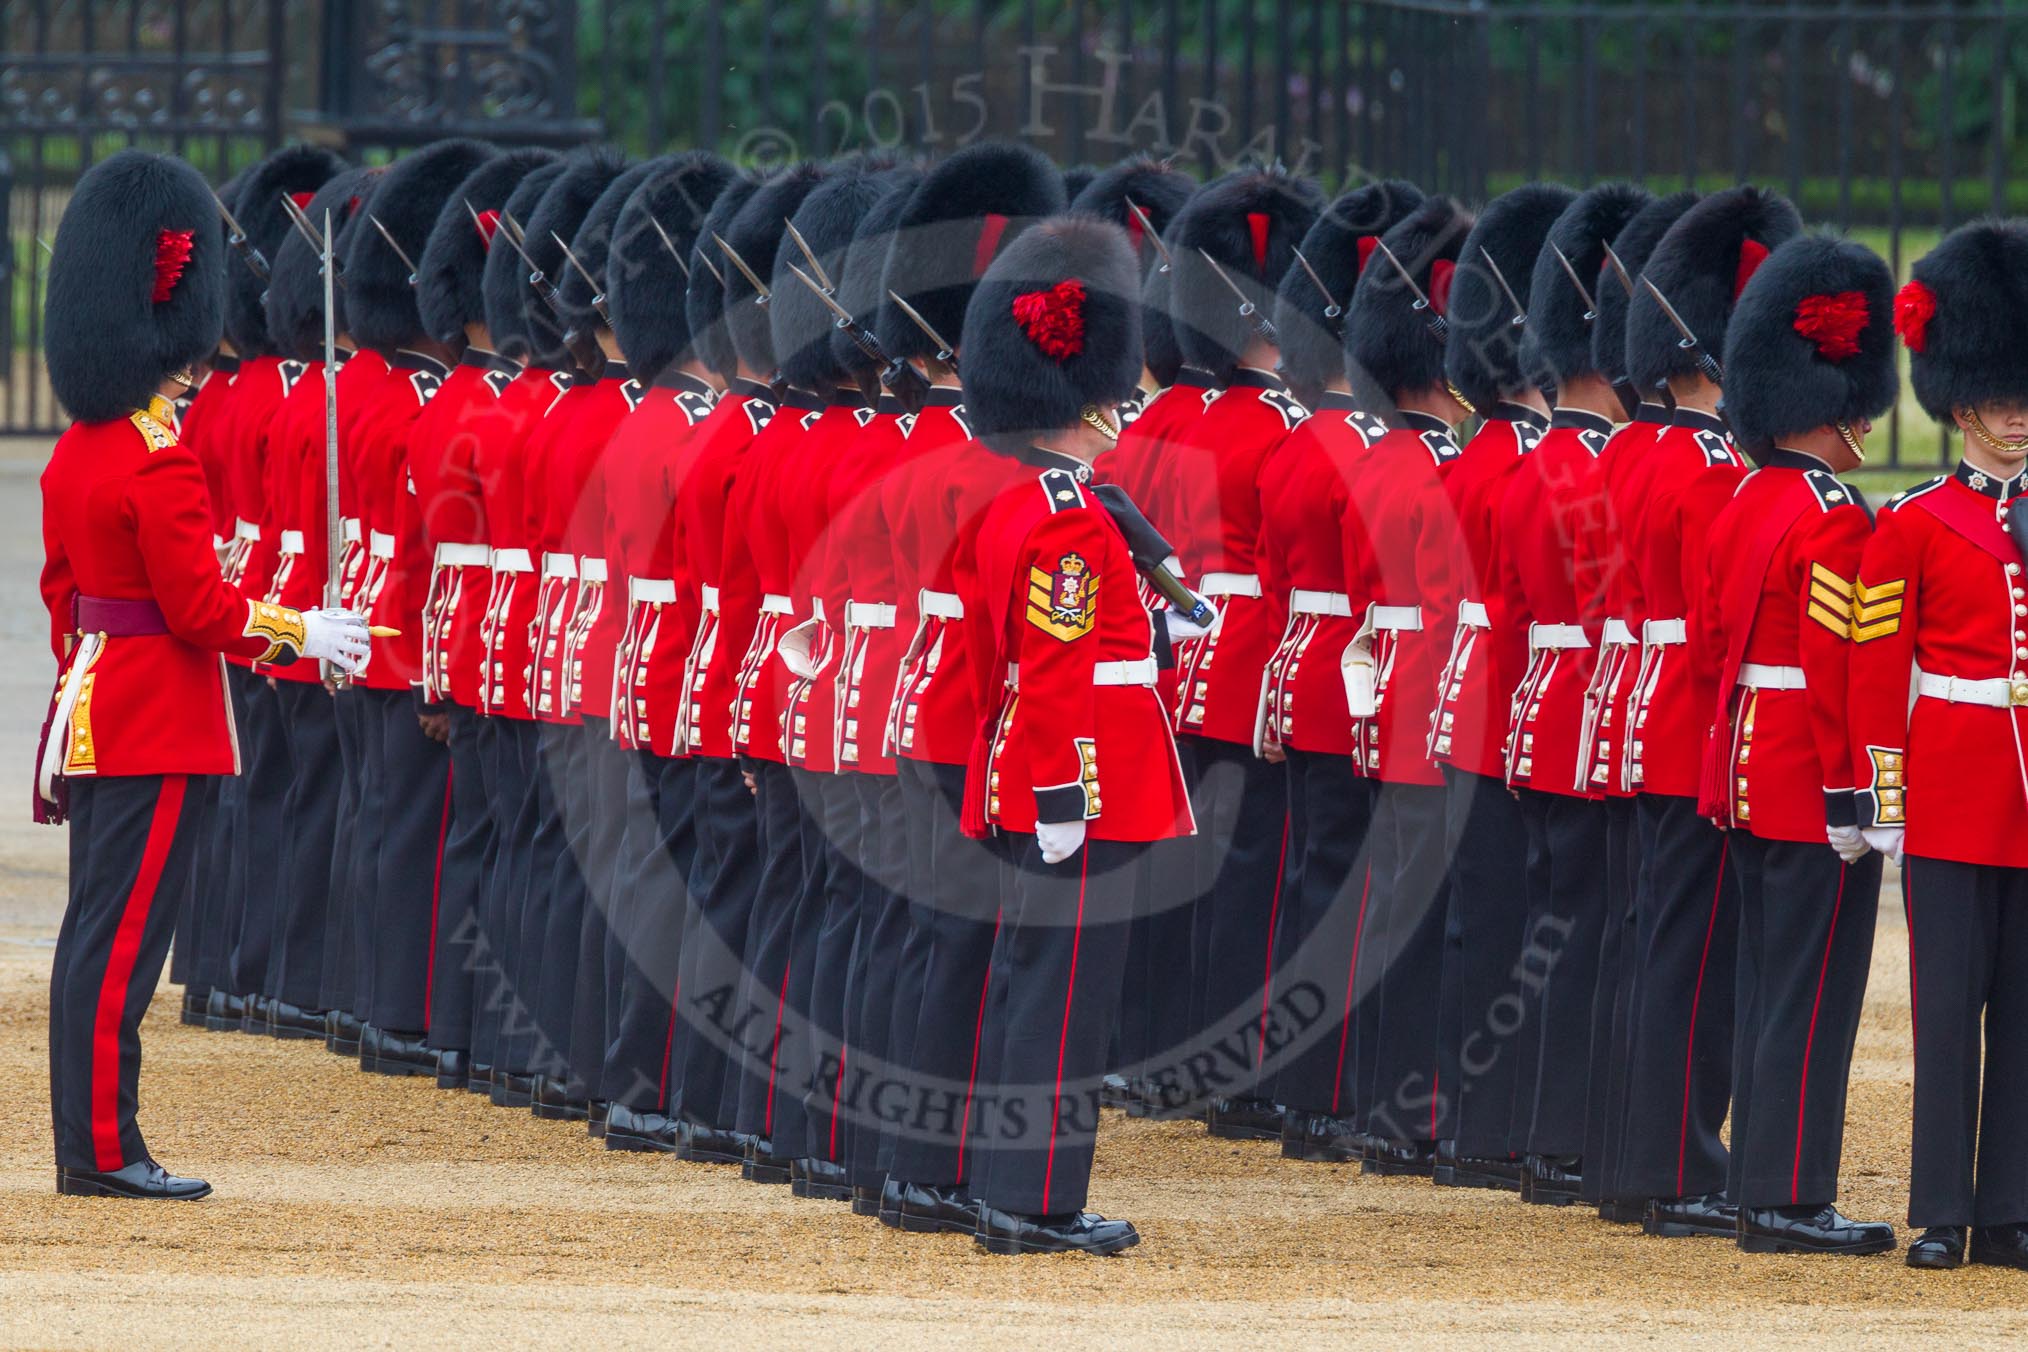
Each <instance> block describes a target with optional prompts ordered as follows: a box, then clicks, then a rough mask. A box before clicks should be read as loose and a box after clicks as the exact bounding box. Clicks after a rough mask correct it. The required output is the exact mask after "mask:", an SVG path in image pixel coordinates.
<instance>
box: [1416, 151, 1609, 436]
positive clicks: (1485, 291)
mask: <svg viewBox="0 0 2028 1352" xmlns="http://www.w3.org/2000/svg"><path fill="white" fill-rule="evenodd" d="M1576 200H1578V197H1577V193H1576V192H1574V191H1573V190H1572V189H1570V188H1566V187H1564V186H1563V185H1562V184H1561V183H1529V184H1524V185H1523V186H1521V187H1519V188H1515V189H1514V190H1513V191H1511V192H1505V193H1502V194H1501V195H1500V196H1498V197H1496V198H1494V199H1493V200H1492V201H1491V202H1488V203H1487V204H1486V208H1485V210H1483V211H1481V212H1480V213H1479V219H1478V221H1477V223H1476V224H1474V225H1473V226H1472V233H1471V234H1469V235H1467V236H1466V237H1465V243H1464V247H1463V248H1462V249H1461V250H1460V251H1459V253H1458V270H1457V273H1456V275H1455V276H1454V277H1453V278H1452V279H1451V297H1450V309H1449V312H1448V314H1447V315H1446V316H1445V318H1447V319H1448V320H1449V321H1450V326H1451V336H1450V341H1449V342H1448V343H1447V344H1445V348H1444V374H1445V375H1446V376H1447V377H1448V378H1449V380H1450V382H1451V384H1452V385H1453V386H1454V387H1455V388H1456V389H1457V391H1458V393H1460V394H1462V395H1464V396H1465V398H1467V399H1469V400H1471V401H1472V403H1473V405H1474V406H1476V407H1478V408H1480V409H1491V408H1492V407H1493V405H1494V404H1495V403H1497V402H1498V401H1499V400H1501V399H1505V398H1510V397H1512V396H1514V395H1516V394H1519V393H1520V392H1522V391H1523V390H1525V389H1527V388H1528V386H1529V385H1530V384H1531V383H1535V382H1531V380H1530V378H1529V376H1528V375H1527V374H1524V371H1523V348H1524V346H1525V344H1526V341H1527V339H1526V333H1525V331H1524V330H1523V329H1522V327H1521V326H1520V324H1519V323H1518V322H1517V318H1516V314H1515V308H1514V307H1515V302H1514V301H1510V300H1509V299H1508V298H1507V293H1506V292H1505V291H1503V290H1502V289H1501V287H1500V279H1501V278H1502V277H1504V278H1505V279H1506V281H1507V285H1508V286H1510V287H1512V288H1513V289H1514V295H1515V297H1516V298H1517V299H1518V300H1519V302H1520V305H1521V308H1522V310H1523V311H1524V312H1525V313H1526V314H1527V315H1528V317H1529V320H1530V322H1531V323H1532V322H1533V319H1534V310H1535V307H1534V305H1533V303H1532V302H1531V301H1530V299H1529V294H1528V288H1529V278H1530V276H1531V275H1532V274H1533V271H1534V268H1535V260H1536V257H1537V256H1538V255H1540V254H1542V253H1543V252H1544V250H1543V247H1542V245H1543V241H1544V240H1545V239H1546V238H1548V235H1549V231H1550V227H1551V226H1553V225H1554V224H1555V223H1556V218H1557V217H1558V216H1560V215H1562V214H1564V212H1565V210H1566V209H1567V208H1569V207H1570V205H1571V203H1572V202H1574V201H1576ZM1488 254H1490V255H1492V259H1493V262H1492V263H1491V264H1489V263H1487V261H1486V256H1487V255H1488ZM1552 261H1553V260H1552ZM1495 266H1497V267H1498V268H1499V273H1498V275H1495V273H1494V270H1493V269H1494V267H1495ZM1564 285H1565V288H1566V289H1568V287H1569V283H1568V282H1566V283H1565V284H1564ZM1579 313H1580V314H1581V313H1582V311H1580V312H1579Z"/></svg>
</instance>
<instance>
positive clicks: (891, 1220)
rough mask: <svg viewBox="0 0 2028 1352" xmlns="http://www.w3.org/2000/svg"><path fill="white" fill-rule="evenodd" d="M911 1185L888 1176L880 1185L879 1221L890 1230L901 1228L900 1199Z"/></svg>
mask: <svg viewBox="0 0 2028 1352" xmlns="http://www.w3.org/2000/svg"><path fill="white" fill-rule="evenodd" d="M910 1186H911V1185H910V1184H907V1183H904V1182H902V1181H901V1180H900V1179H898V1178H890V1179H888V1180H887V1181H886V1182H885V1183H883V1184H881V1185H880V1213H879V1214H880V1223H881V1224H882V1225H885V1226H887V1227H888V1228H889V1229H891V1230H898V1229H900V1228H901V1200H902V1198H903V1197H904V1196H906V1195H907V1193H908V1189H909V1187H910Z"/></svg>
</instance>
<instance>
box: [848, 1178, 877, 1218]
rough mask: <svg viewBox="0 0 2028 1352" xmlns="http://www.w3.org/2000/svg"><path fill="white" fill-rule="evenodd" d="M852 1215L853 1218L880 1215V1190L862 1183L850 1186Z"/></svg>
mask: <svg viewBox="0 0 2028 1352" xmlns="http://www.w3.org/2000/svg"><path fill="white" fill-rule="evenodd" d="M852 1214H853V1215H855V1216H878V1215H879V1214H880V1189H878V1188H872V1187H868V1186H867V1185H866V1184H864V1183H854V1184H853V1185H852Z"/></svg>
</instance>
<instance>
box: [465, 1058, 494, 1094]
mask: <svg viewBox="0 0 2028 1352" xmlns="http://www.w3.org/2000/svg"><path fill="white" fill-rule="evenodd" d="M465 1088H466V1089H468V1090H470V1091H471V1092H472V1093H474V1094H490V1093H492V1092H493V1067H491V1066H489V1065H487V1064H486V1063H485V1062H484V1061H474V1062H473V1063H472V1064H471V1066H470V1068H469V1069H467V1070H466V1072H465Z"/></svg>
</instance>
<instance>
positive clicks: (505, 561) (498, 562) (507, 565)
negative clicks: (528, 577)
mask: <svg viewBox="0 0 2028 1352" xmlns="http://www.w3.org/2000/svg"><path fill="white" fill-rule="evenodd" d="M492 563H493V571H494V572H496V573H532V572H534V571H535V560H533V559H531V558H529V557H528V551H527V550H525V549H496V550H494V551H493V559H492Z"/></svg>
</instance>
